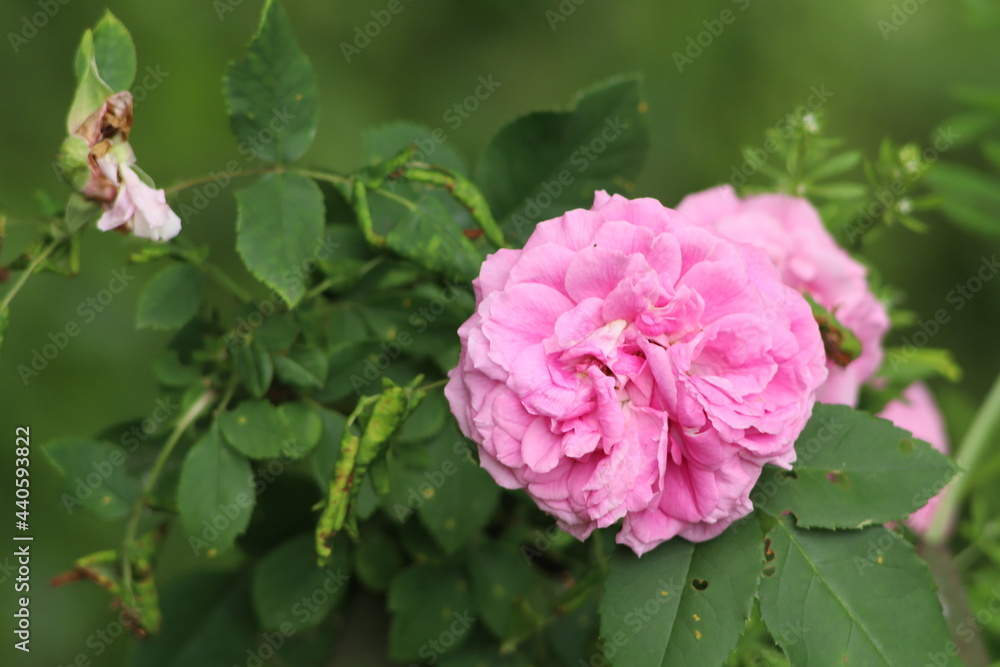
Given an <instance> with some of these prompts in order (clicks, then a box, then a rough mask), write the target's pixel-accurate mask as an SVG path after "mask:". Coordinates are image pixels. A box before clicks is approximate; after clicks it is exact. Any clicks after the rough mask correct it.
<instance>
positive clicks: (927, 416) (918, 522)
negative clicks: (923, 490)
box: [879, 382, 948, 535]
mask: <svg viewBox="0 0 1000 667" xmlns="http://www.w3.org/2000/svg"><path fill="white" fill-rule="evenodd" d="M879 417H881V418H882V419H888V420H889V421H891V422H892V423H893V424H895V425H896V426H898V427H900V428H905V429H906V430H907V431H910V432H911V433H912V434H913V436H914V437H915V438H920V439H921V440H924V441H926V442H928V443H930V445H931V446H932V447H934V449H936V450H938V451H939V452H941V453H942V454H947V453H948V435H947V433H945V430H944V420H942V419H941V413H940V412H939V411H938V408H937V405H936V404H935V403H934V397H933V396H932V395H931V392H930V390H929V389H927V386H926V385H924V384H923V383H921V382H914V383H913V384H911V385H910V386H909V387H907V388H906V391H904V392H903V396H902V397H901V398H898V399H896V400H895V401H891V402H890V403H889V404H888V405H886V406H885V408H883V409H882V412H881V413H879ZM946 492H947V487H945V489H944V490H942V491H941V492H940V493H938V494H937V495H936V496H934V497H933V498H931V499H930V500H929V501H928V502H927V504H926V505H924V506H923V507H921V508H920V509H918V510H917V511H916V512H914V513H913V514H911V515H910V518H908V519H907V520H906V525H908V526H909V527H910V528H912V529H913V530H914V532H916V533H919V534H921V535H923V534H924V532H926V531H927V528H928V526H930V523H931V518H932V517H933V516H934V512H935V511H936V508H937V506H938V503H939V502H941V497H942V496H943V495H944V494H945V493H946Z"/></svg>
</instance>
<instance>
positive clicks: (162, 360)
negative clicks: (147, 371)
mask: <svg viewBox="0 0 1000 667" xmlns="http://www.w3.org/2000/svg"><path fill="white" fill-rule="evenodd" d="M153 372H154V373H156V379H157V380H159V381H160V384H162V385H164V386H167V387H190V386H191V385H192V384H194V383H195V382H197V381H198V379H199V378H200V377H201V371H200V370H199V368H198V367H197V366H188V365H186V364H185V363H183V362H182V361H181V359H180V355H179V354H178V353H177V350H167V351H166V352H164V353H163V354H161V355H160V356H159V357H157V358H156V361H154V362H153Z"/></svg>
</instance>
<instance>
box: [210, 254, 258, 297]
mask: <svg viewBox="0 0 1000 667" xmlns="http://www.w3.org/2000/svg"><path fill="white" fill-rule="evenodd" d="M203 266H204V267H205V270H206V271H208V275H210V276H211V277H212V278H213V279H214V280H215V282H217V283H219V285H221V286H222V287H224V288H225V289H227V290H229V291H230V292H232V293H233V295H234V296H235V297H236V298H237V299H239V300H240V301H243V302H245V303H250V300H251V299H253V295H251V294H250V292H247V291H246V290H245V289H243V288H242V287H240V285H239V284H238V283H237V282H236V281H235V280H233V279H232V278H231V277H230V276H229V274H227V273H226V272H225V271H223V270H222V269H220V268H219V267H218V266H216V265H215V264H209V263H207V262H206V263H205V264H203Z"/></svg>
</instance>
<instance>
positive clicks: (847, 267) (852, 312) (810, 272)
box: [677, 185, 889, 407]
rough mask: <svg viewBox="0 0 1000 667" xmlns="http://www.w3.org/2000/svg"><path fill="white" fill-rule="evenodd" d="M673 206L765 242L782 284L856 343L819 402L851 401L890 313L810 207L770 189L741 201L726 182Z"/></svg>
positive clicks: (723, 230)
mask: <svg viewBox="0 0 1000 667" xmlns="http://www.w3.org/2000/svg"><path fill="white" fill-rule="evenodd" d="M677 211H678V212H679V213H681V214H683V215H684V216H686V217H688V218H690V219H691V220H692V221H693V222H695V223H697V224H699V225H704V226H708V227H711V228H712V229H714V230H715V231H716V232H718V233H719V234H721V235H723V236H725V237H726V238H727V239H730V240H733V241H739V242H740V243H751V244H753V245H755V246H758V247H760V248H763V249H764V251H765V252H766V253H767V255H768V257H770V258H771V261H772V262H774V265H775V266H777V267H778V271H779V272H780V273H781V279H782V280H784V281H785V284H786V285H788V286H789V287H792V288H794V289H796V290H798V291H800V292H805V293H807V294H809V296H811V297H812V298H813V299H814V300H815V301H816V303H818V304H820V305H821V306H823V307H824V308H826V309H827V310H828V311H830V312H831V313H833V314H834V315H835V316H836V317H837V319H838V320H839V321H840V323H841V324H843V325H844V326H845V327H847V328H848V329H850V330H851V332H852V333H853V334H854V335H855V336H857V338H858V340H859V341H860V342H861V355H860V356H859V357H858V358H857V359H855V360H854V361H851V362H850V363H848V364H847V365H846V366H845V367H841V366H838V365H837V364H836V363H834V362H833V361H832V360H830V361H827V364H826V367H827V369H828V370H829V372H830V374H829V377H828V378H827V381H826V383H825V384H824V385H823V386H822V387H820V390H819V394H818V395H817V400H819V401H821V402H823V403H843V404H845V405H850V406H852V407H853V406H855V405H856V404H857V401H858V392H859V390H860V388H861V385H862V384H864V382H865V381H866V380H868V379H869V378H871V376H872V375H873V374H874V373H875V371H876V370H878V367H879V366H880V365H881V363H882V337H883V336H885V333H886V331H888V330H889V316H888V314H887V313H886V311H885V307H883V306H882V304H881V303H880V302H879V301H878V299H876V298H875V295H874V294H872V292H871V289H870V288H869V286H868V278H867V274H868V272H867V270H866V269H865V267H864V266H862V265H861V264H859V263H858V262H856V261H855V260H854V259H852V258H851V256H850V255H849V254H848V253H847V252H846V251H844V249H843V248H841V247H840V246H838V245H837V242H836V241H834V240H833V237H832V236H830V233H829V232H828V231H827V230H826V227H824V226H823V221H822V220H820V217H819V214H818V213H817V212H816V209H815V208H813V207H812V205H811V204H810V203H809V202H808V201H806V200H805V199H801V198H799V197H790V196H788V195H780V194H768V195H756V196H751V197H746V198H744V199H740V198H739V197H737V196H736V193H735V191H734V190H733V188H731V187H730V186H728V185H722V186H719V187H716V188H712V189H710V190H705V191H704V192H698V193H696V194H693V195H688V196H687V197H685V198H684V200H683V201H682V202H681V203H680V205H679V206H678V207H677Z"/></svg>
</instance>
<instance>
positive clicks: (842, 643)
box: [760, 516, 961, 667]
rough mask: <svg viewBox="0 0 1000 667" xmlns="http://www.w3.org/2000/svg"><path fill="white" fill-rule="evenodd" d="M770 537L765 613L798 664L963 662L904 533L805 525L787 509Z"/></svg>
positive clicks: (945, 664) (762, 599)
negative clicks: (952, 651)
mask: <svg viewBox="0 0 1000 667" xmlns="http://www.w3.org/2000/svg"><path fill="white" fill-rule="evenodd" d="M768 540H769V547H768V558H771V561H770V562H769V564H768V566H767V567H766V568H765V571H764V574H765V576H764V579H763V581H762V583H761V588H760V612H761V616H762V617H763V619H764V622H765V623H766V624H767V627H768V629H769V630H770V631H771V634H772V635H773V636H774V638H775V640H776V641H777V643H778V645H779V646H781V648H782V649H783V650H784V651H785V653H786V654H787V655H788V657H789V658H790V659H791V662H792V664H793V665H796V666H797V667H798V666H801V667H809V666H810V665H840V664H844V665H873V666H874V665H884V666H885V667H895V666H896V665H924V664H934V665H938V666H940V667H951V666H955V667H958V666H960V665H961V662H960V661H959V660H958V659H957V658H952V657H950V656H949V655H948V654H947V653H946V651H947V650H948V648H949V646H950V645H951V639H950V637H949V635H948V629H947V627H946V626H945V622H944V618H943V616H942V612H941V603H940V602H938V599H937V596H936V595H935V594H934V584H933V582H932V581H931V577H930V575H929V574H928V572H927V566H926V565H925V564H924V563H923V561H921V560H920V559H919V558H918V557H917V555H916V554H915V553H914V551H913V547H912V546H910V544H909V543H908V542H906V541H905V540H904V539H903V538H902V536H900V535H896V534H894V533H892V532H890V531H888V530H886V529H885V528H882V527H881V526H878V527H872V528H867V529H864V530H856V531H847V532H831V531H825V530H801V529H799V528H796V527H795V524H794V521H793V519H792V517H790V516H786V517H784V518H783V519H782V520H780V521H779V522H777V523H776V524H775V526H774V527H773V528H772V529H771V531H770V532H769V533H768ZM932 656H938V657H936V658H934V659H935V660H936V662H933V663H932V662H931V657H932Z"/></svg>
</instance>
